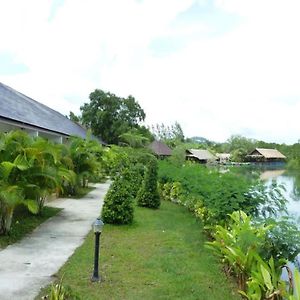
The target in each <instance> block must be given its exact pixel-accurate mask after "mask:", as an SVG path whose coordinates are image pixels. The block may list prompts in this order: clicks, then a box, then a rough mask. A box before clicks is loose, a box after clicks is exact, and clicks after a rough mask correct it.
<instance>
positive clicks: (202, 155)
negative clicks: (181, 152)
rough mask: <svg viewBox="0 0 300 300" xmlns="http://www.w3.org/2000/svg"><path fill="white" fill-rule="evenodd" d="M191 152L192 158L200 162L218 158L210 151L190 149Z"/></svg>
mask: <svg viewBox="0 0 300 300" xmlns="http://www.w3.org/2000/svg"><path fill="white" fill-rule="evenodd" d="M189 152H191V155H190V156H194V157H196V158H198V159H199V160H216V157H215V156H214V155H213V154H212V153H210V152H209V151H208V150H203V149H189Z"/></svg>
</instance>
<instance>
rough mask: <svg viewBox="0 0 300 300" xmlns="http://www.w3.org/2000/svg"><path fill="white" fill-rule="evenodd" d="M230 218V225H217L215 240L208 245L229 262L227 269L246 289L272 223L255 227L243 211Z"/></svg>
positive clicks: (239, 284)
mask: <svg viewBox="0 0 300 300" xmlns="http://www.w3.org/2000/svg"><path fill="white" fill-rule="evenodd" d="M230 218H231V222H230V223H229V224H228V226H226V227H223V226H220V225H216V226H215V232H214V233H213V237H214V239H215V240H214V241H213V242H208V243H207V245H209V247H210V248H211V249H213V250H214V251H215V252H216V253H217V254H218V255H219V256H220V258H221V260H222V261H223V262H224V263H225V264H227V266H228V269H227V270H228V271H229V272H233V274H235V275H236V276H237V278H238V286H239V288H240V289H241V290H243V291H245V289H246V281H247V279H248V277H249V276H250V274H251V270H252V267H253V264H254V263H255V262H256V261H257V260H258V258H259V254H260V252H261V251H262V246H263V244H264V242H265V238H266V233H267V231H268V230H269V229H270V227H271V225H269V226H260V227H255V226H253V225H252V223H251V218H250V217H249V216H247V215H246V214H245V213H244V212H243V211H236V212H233V213H232V214H231V215H230Z"/></svg>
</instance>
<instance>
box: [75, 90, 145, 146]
mask: <svg viewBox="0 0 300 300" xmlns="http://www.w3.org/2000/svg"><path fill="white" fill-rule="evenodd" d="M80 110H81V112H82V116H81V122H82V124H83V125H85V126H86V127H87V128H90V129H91V130H92V132H93V134H94V135H96V136H99V137H101V138H102V139H103V140H104V141H105V142H107V143H109V144H118V143H119V141H120V136H121V135H122V134H124V133H127V132H128V131H130V130H131V129H133V128H136V129H138V130H139V131H140V133H144V134H148V136H151V134H149V131H148V130H147V129H146V128H145V127H143V126H140V125H139V123H140V122H141V121H143V120H144V119H145V116H146V115H145V112H144V110H143V109H142V108H141V106H140V105H139V103H138V102H137V101H136V100H135V99H134V97H132V96H128V97H127V98H121V97H118V96H116V95H115V94H112V93H109V92H108V93H106V92H104V91H102V90H95V91H94V92H92V93H91V94H90V102H89V103H84V105H83V106H81V107H80Z"/></svg>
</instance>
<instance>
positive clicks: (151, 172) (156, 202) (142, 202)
mask: <svg viewBox="0 0 300 300" xmlns="http://www.w3.org/2000/svg"><path fill="white" fill-rule="evenodd" d="M137 203H138V205H139V206H145V207H149V208H159V206H160V195H159V193H158V189H157V161H156V159H152V160H150V161H149V162H148V164H147V166H146V172H145V176H144V180H143V183H142V187H141V189H140V190H139V192H138V194H137Z"/></svg>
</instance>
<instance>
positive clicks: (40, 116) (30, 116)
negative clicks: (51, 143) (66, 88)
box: [0, 82, 86, 138]
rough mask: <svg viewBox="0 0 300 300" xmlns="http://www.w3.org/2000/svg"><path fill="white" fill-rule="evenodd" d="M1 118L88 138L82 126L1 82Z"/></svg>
mask: <svg viewBox="0 0 300 300" xmlns="http://www.w3.org/2000/svg"><path fill="white" fill-rule="evenodd" d="M0 117H3V118H6V119H8V120H13V121H17V122H20V123H21V124H22V123H24V124H27V125H31V126H35V127H38V128H40V129H46V130H49V131H53V132H56V133H60V134H63V135H67V136H70V135H76V136H79V137H82V138H85V137H86V130H85V129H84V128H83V127H81V126H80V125H78V124H76V123H74V122H72V121H71V120H69V119H68V118H67V117H65V116H64V115H62V114H61V113H59V112H57V111H55V110H53V109H51V108H50V107H48V106H46V105H44V104H42V103H39V102H37V101H35V100H33V99H31V98H29V97H27V96H25V95H23V94H21V93H20V92H18V91H16V90H14V89H12V88H10V87H8V86H6V85H4V84H2V83H1V82H0Z"/></svg>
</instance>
